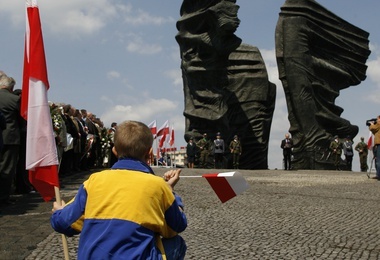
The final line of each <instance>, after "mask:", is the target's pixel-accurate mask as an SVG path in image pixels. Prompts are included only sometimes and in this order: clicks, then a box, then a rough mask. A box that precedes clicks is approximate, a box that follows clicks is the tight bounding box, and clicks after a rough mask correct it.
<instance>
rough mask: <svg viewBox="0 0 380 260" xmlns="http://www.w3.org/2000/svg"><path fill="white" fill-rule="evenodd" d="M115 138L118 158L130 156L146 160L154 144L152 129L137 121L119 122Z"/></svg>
mask: <svg viewBox="0 0 380 260" xmlns="http://www.w3.org/2000/svg"><path fill="white" fill-rule="evenodd" d="M114 138H115V140H114V143H115V146H114V148H115V150H116V153H117V157H118V158H121V157H129V158H134V159H138V160H142V161H145V160H146V158H147V156H149V152H150V149H151V148H152V144H153V135H152V132H151V131H150V129H149V128H148V127H147V126H146V125H145V124H143V123H141V122H137V121H125V122H123V123H121V124H119V125H118V126H117V131H116V132H115V137H114Z"/></svg>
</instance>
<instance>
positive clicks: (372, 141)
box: [367, 131, 374, 150]
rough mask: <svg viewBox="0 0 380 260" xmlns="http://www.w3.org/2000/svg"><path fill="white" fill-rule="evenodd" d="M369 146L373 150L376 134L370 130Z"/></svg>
mask: <svg viewBox="0 0 380 260" xmlns="http://www.w3.org/2000/svg"><path fill="white" fill-rule="evenodd" d="M367 146H368V150H372V148H373V146H374V136H373V134H372V132H371V131H369V136H368V140H367Z"/></svg>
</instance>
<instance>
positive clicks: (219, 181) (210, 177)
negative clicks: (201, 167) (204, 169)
mask: <svg viewBox="0 0 380 260" xmlns="http://www.w3.org/2000/svg"><path fill="white" fill-rule="evenodd" d="M202 177H203V178H206V180H207V181H208V183H209V184H210V186H211V188H212V189H213V190H214V191H215V193H216V195H217V196H218V198H219V199H220V201H221V202H222V203H224V202H226V201H228V200H230V199H232V198H233V197H235V196H236V195H239V194H240V193H242V192H244V191H245V190H246V189H248V183H247V181H246V180H245V179H244V177H243V175H242V174H241V173H240V172H225V173H210V174H203V175H202Z"/></svg>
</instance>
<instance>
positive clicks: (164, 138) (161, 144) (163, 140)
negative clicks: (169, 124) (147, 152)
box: [158, 134, 166, 148]
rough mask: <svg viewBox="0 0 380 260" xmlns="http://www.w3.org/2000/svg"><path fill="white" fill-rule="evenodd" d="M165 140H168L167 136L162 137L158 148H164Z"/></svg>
mask: <svg viewBox="0 0 380 260" xmlns="http://www.w3.org/2000/svg"><path fill="white" fill-rule="evenodd" d="M165 140H166V134H164V135H162V136H161V138H160V142H159V143H158V147H160V148H162V147H163V146H164V143H165Z"/></svg>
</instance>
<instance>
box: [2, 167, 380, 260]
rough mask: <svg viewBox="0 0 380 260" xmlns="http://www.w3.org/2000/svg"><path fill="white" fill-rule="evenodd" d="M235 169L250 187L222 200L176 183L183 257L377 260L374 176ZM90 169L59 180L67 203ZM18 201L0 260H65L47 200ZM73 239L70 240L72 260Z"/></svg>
mask: <svg viewBox="0 0 380 260" xmlns="http://www.w3.org/2000/svg"><path fill="white" fill-rule="evenodd" d="M166 170H167V169H164V168H156V169H155V172H156V174H157V175H162V174H163V172H164V171H166ZM226 171H231V170H222V171H220V172H226ZM214 172H215V170H204V169H183V171H182V175H183V176H200V175H202V174H203V173H214ZM240 172H241V173H243V175H244V177H245V178H246V180H247V181H248V183H249V189H248V190H247V191H245V192H244V193H243V194H241V195H239V196H237V197H235V198H233V199H231V200H230V201H227V202H226V203H223V204H222V203H221V202H220V201H219V199H218V197H217V196H216V194H215V193H214V191H213V190H212V189H211V187H210V186H209V184H208V182H207V181H206V180H205V179H204V178H182V179H181V181H180V182H179V183H178V185H177V186H176V192H177V193H179V194H180V195H181V196H182V199H183V201H184V203H185V211H186V213H187V217H188V228H187V229H186V231H185V232H184V233H182V236H183V237H184V239H185V240H186V242H187V245H188V251H187V255H186V259H380V219H379V217H380V182H379V181H376V180H371V179H368V178H367V175H366V174H365V173H360V172H344V171H341V172H338V171H282V170H255V171H247V170H241V171H240ZM88 174H90V173H81V174H76V175H73V176H69V177H67V178H65V179H64V180H63V182H62V183H63V185H64V188H63V189H62V196H63V198H64V199H65V200H66V201H67V200H68V199H70V198H72V197H73V196H74V194H75V192H76V190H77V188H78V187H79V185H80V184H81V183H82V181H83V179H84V178H86V177H87V176H88ZM18 199H19V201H18V202H17V204H16V205H12V206H8V207H5V208H4V207H3V208H0V235H1V238H0V259H7V260H8V259H28V260H30V259H64V255H63V250H62V243H61V235H60V234H57V233H55V232H53V230H52V228H51V227H50V223H49V217H50V215H51V207H52V203H45V202H43V201H42V199H41V197H39V195H38V194H28V195H24V196H22V197H19V198H18ZM77 243H78V238H77V237H74V238H68V245H69V253H70V259H76V249H77Z"/></svg>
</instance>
